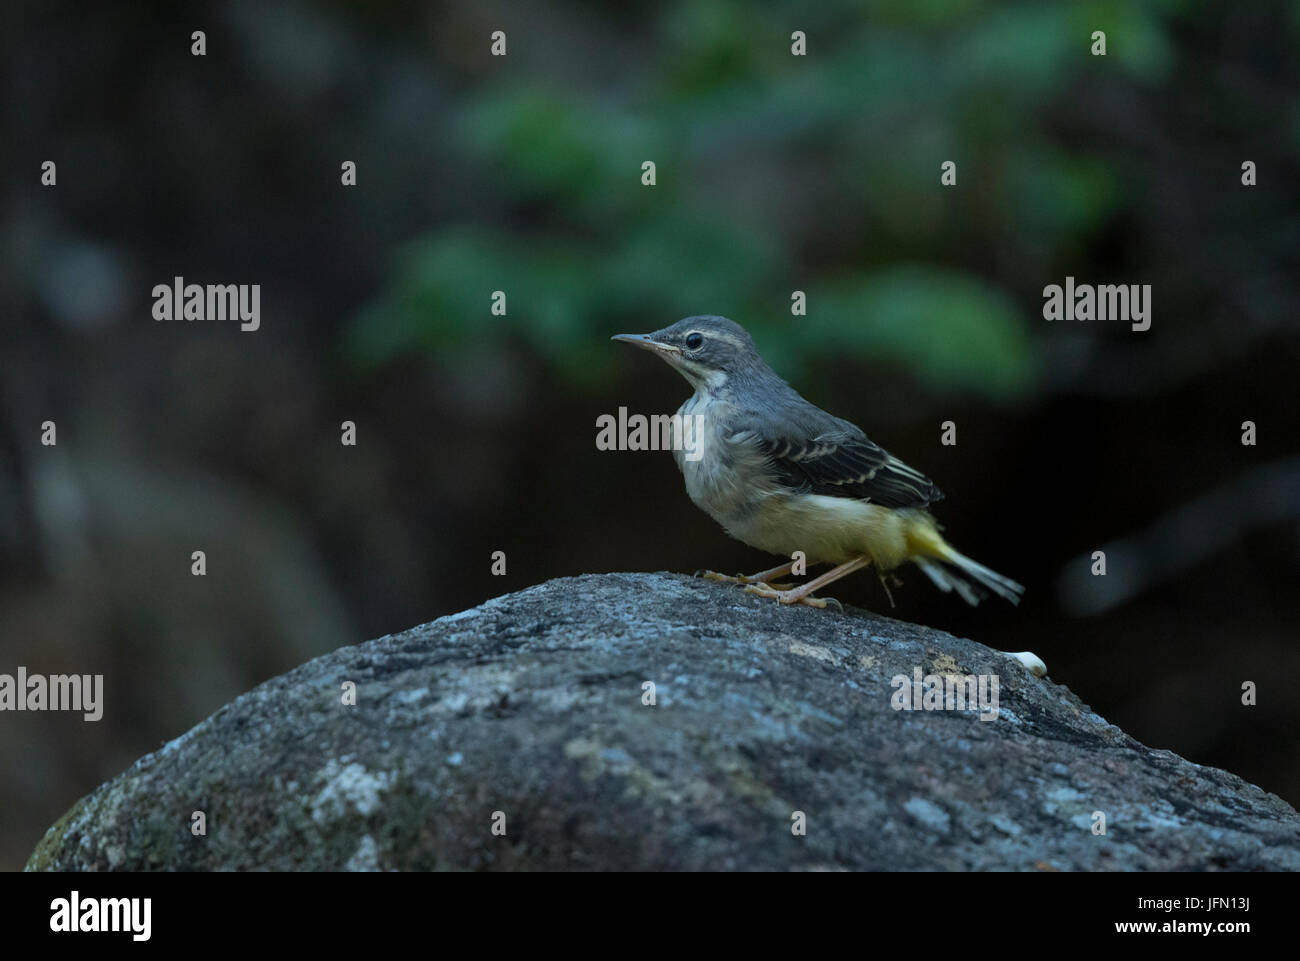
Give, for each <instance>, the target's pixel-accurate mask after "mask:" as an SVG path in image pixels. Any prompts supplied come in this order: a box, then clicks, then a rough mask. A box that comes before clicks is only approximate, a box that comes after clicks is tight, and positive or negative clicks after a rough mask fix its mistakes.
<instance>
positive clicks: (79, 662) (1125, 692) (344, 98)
mask: <svg viewBox="0 0 1300 961" xmlns="http://www.w3.org/2000/svg"><path fill="white" fill-rule="evenodd" d="M0 16H2V17H3V18H4V20H5V22H4V27H3V30H0V71H3V75H4V86H3V97H4V99H3V114H2V116H3V131H2V134H0V142H3V144H4V150H3V168H4V180H3V188H2V189H3V191H4V193H3V208H2V211H0V324H2V325H3V328H2V329H3V336H2V338H0V410H2V413H3V417H2V418H0V672H3V673H10V674H12V673H14V672H15V671H16V669H17V667H18V666H19V665H23V666H25V667H26V668H27V669H28V671H29V672H33V673H45V674H54V673H68V672H75V673H86V674H95V673H102V674H103V675H105V687H106V694H105V701H106V704H105V713H104V717H103V720H101V721H100V722H98V723H85V722H83V721H82V720H81V719H80V716H77V715H70V714H54V713H44V714H9V713H6V714H3V715H0V825H2V827H0V868H9V869H13V868H16V867H19V866H21V864H22V863H23V861H24V860H25V858H26V856H27V855H28V853H29V852H30V850H31V848H32V847H33V845H34V844H35V842H36V841H37V839H38V838H39V837H40V835H41V833H42V832H43V831H44V829H45V828H46V827H48V826H49V825H50V824H51V823H52V822H53V821H54V820H55V819H56V818H58V817H59V816H60V815H61V814H62V813H63V812H64V811H65V810H66V809H67V808H68V807H69V806H70V805H71V804H72V803H73V802H74V801H76V800H77V798H79V797H80V796H82V795H84V794H85V793H87V792H89V791H90V790H92V789H93V788H94V787H96V786H97V785H98V784H99V783H100V782H102V781H104V780H105V779H107V778H109V777H111V776H113V775H115V774H117V773H118V772H120V771H121V770H123V769H124V768H125V767H127V766H128V765H129V764H130V763H131V762H133V761H134V760H135V759H136V758H138V757H139V756H141V755H142V754H144V753H146V752H149V751H152V750H154V749H156V748H158V747H159V746H160V745H161V744H162V743H163V742H164V741H167V740H170V739H171V738H174V737H176V736H178V735H179V734H181V733H183V732H184V731H186V730H187V729H189V728H190V727H191V726H192V725H194V724H196V723H197V722H199V721H200V720H202V719H203V718H204V717H206V716H207V715H208V714H210V713H211V712H213V711H214V710H216V709H217V708H219V707H220V706H221V705H222V704H224V703H225V702H227V701H229V700H230V699H232V698H234V697H235V696H237V695H238V694H240V693H241V692H243V691H245V690H247V689H249V688H251V687H252V686H254V685H256V684H258V683H259V682H261V681H263V680H265V679H267V678H269V677H271V676H273V675H276V674H279V673H281V672H283V671H286V670H288V669H290V668H292V667H294V666H295V665H297V664H299V663H301V662H303V661H304V660H306V659H308V658H311V657H313V656H315V655H318V654H323V653H326V652H328V651H331V650H333V649H335V648H337V647H339V646H341V645H345V644H353V643H357V642H360V641H362V640H365V639H368V638H372V637H375V636H378V635H382V634H385V633H389V632H396V631H401V630H403V629H405V628H407V627H410V626H413V625H415V624H418V623H421V622H424V621H427V620H429V619H431V618H434V617H437V616H440V615H443V614H448V613H452V612H455V611H459V610H462V609H464V608H467V607H471V606H474V605H476V604H478V603H480V602H481V601H483V600H485V599H486V598H488V597H491V596H495V595H498V594H502V593H506V592H509V591H514V590H518V589H520V588H523V587H526V586H528V585H532V584H536V583H538V582H540V581H543V580H546V579H547V578H551V577H558V576H563V575H573V574H581V573H587V572H599V571H620V570H661V569H668V570H675V571H683V572H690V571H693V570H695V569H696V568H701V567H708V568H713V569H715V570H721V571H740V570H744V571H754V570H758V569H761V568H764V567H768V566H771V565H772V564H774V563H776V561H775V560H774V559H771V558H769V557H768V556H766V555H762V554H759V553H757V552H755V551H753V550H751V549H749V548H746V547H744V546H743V545H741V544H738V543H737V542H734V541H732V540H730V539H729V538H728V537H727V536H726V535H725V534H724V533H723V532H722V531H721V530H720V529H719V528H717V527H716V525H714V523H713V522H712V521H711V520H710V519H709V518H707V517H706V516H705V515H703V514H702V513H700V512H699V511H698V510H697V509H696V508H695V507H694V506H692V505H691V503H690V502H689V501H688V499H687V497H686V494H685V492H684V490H683V487H682V482H681V479H680V475H679V474H678V473H677V470H676V468H675V467H674V465H673V463H672V459H671V457H670V456H669V455H667V454H664V453H653V452H643V453H634V452H621V453H620V452H599V451H597V450H596V448H595V443H594V441H595V434H596V429H595V423H596V418H597V417H598V416H600V415H601V414H604V413H616V412H617V410H618V408H619V407H620V406H627V407H628V408H629V409H630V410H631V411H633V412H643V413H658V412H671V411H673V410H675V409H676V408H677V406H678V405H679V404H680V403H681V401H682V400H683V399H685V397H686V394H687V387H686V385H685V383H684V382H683V381H682V380H680V378H678V377H677V375H675V374H674V373H673V372H671V371H670V370H669V369H668V368H667V367H666V366H665V365H663V364H661V363H658V362H657V361H655V360H654V359H653V358H650V357H648V356H646V355H644V354H640V353H639V352H636V351H632V350H629V349H628V348H626V347H622V346H620V345H616V344H611V343H609V341H608V338H609V336H610V335H611V334H613V333H619V332H645V331H649V330H654V329H656V328H659V327H662V326H664V325H666V324H668V323H671V322H672V321H674V320H676V319H678V318H680V317H682V316H686V315H690V314H698V313H719V314H724V315H726V316H729V317H732V318H733V319H736V320H738V321H740V322H741V323H743V324H745V325H746V326H747V327H748V328H749V329H750V330H751V332H752V333H753V334H754V336H755V339H756V340H757V342H758V344H759V347H760V349H761V350H762V352H763V354H764V356H765V357H766V358H767V359H768V361H769V362H770V363H771V364H772V366H773V367H774V368H776V370H777V371H778V372H779V373H781V374H782V375H783V376H785V377H786V378H787V379H788V380H790V381H791V382H792V383H793V384H794V385H795V386H796V387H797V388H799V389H800V390H801V391H802V393H804V394H805V396H807V397H808V398H809V399H810V400H812V401H813V402H815V403H818V404H820V405H822V406H824V407H826V408H828V409H830V410H832V411H833V412H835V413H837V414H839V415H841V416H843V417H846V418H848V419H850V420H853V421H855V422H856V423H858V424H860V425H861V426H862V427H863V428H864V429H866V430H867V432H868V433H869V434H870V435H871V436H872V438H873V439H875V440H876V441H878V442H879V443H881V444H883V445H884V446H885V447H886V448H888V449H889V450H891V451H893V452H894V453H896V454H898V455H899V456H901V457H902V458H903V459H904V460H906V461H907V462H909V463H910V464H912V465H914V466H916V467H917V468H919V469H921V470H923V471H925V472H926V473H928V474H930V475H931V476H932V477H933V478H934V479H935V480H936V481H937V482H938V484H939V485H940V487H941V488H942V489H943V490H944V491H945V492H946V493H947V495H948V499H947V500H946V501H944V502H942V503H940V504H939V505H938V507H937V510H936V512H937V514H938V516H939V518H940V520H941V521H942V522H943V523H944V525H945V526H946V529H947V533H948V534H949V535H950V537H951V539H952V540H953V541H954V543H955V544H956V545H957V546H958V547H959V548H960V549H962V550H963V551H965V552H967V553H969V554H971V555H972V556H974V557H976V558H978V559H979V560H980V561H982V562H984V563H986V564H988V565H990V566H991V567H993V568H995V569H996V570H998V571H1001V572H1003V573H1005V574H1007V575H1009V576H1012V577H1014V578H1015V579H1017V580H1019V581H1021V582H1023V583H1024V584H1026V585H1027V587H1028V592H1027V594H1026V597H1025V600H1024V602H1023V604H1022V605H1021V607H1019V608H1018V609H1017V608H1012V607H1010V606H1009V605H1000V604H999V603H997V602H992V603H986V604H984V605H982V606H980V607H979V608H977V609H970V608H967V607H966V606H965V605H964V604H962V602H961V601H959V600H956V599H954V598H953V597H951V596H946V595H942V594H939V593H938V592H937V591H935V590H934V589H933V587H932V586H931V585H930V584H929V583H928V582H927V581H926V580H925V579H924V578H923V577H922V576H920V575H919V573H918V572H915V571H913V572H911V573H910V574H909V573H907V572H903V574H904V579H905V582H906V583H905V586H904V587H902V588H900V589H896V590H895V591H894V595H895V598H896V599H897V602H898V606H897V608H896V609H894V610H892V611H891V610H890V608H889V606H888V602H887V601H886V599H885V598H884V596H883V594H882V592H881V589H880V587H879V585H878V584H877V583H876V582H875V579H874V578H872V577H869V576H859V577H856V578H853V579H851V580H849V581H847V582H844V583H843V584H842V585H840V584H837V585H836V587H835V590H834V591H833V592H832V593H833V594H834V595H835V596H838V597H840V598H841V599H843V600H845V601H847V602H851V603H855V604H859V605H862V606H865V607H869V608H871V609H873V610H876V611H881V612H884V613H891V614H893V616H896V617H901V618H905V619H909V620H914V621H919V622H921V623H925V624H928V625H931V626H934V627H938V628H943V629H946V630H949V631H952V632H954V633H960V634H963V635H966V636H969V637H973V638H975V639H977V640H980V641H984V642H986V643H988V644H990V645H991V646H994V647H997V648H1001V649H1006V650H1013V651H1016V650H1025V649H1029V650H1033V651H1035V652H1037V653H1038V654H1039V655H1040V656H1041V657H1043V658H1044V660H1046V662H1047V664H1048V666H1049V669H1050V674H1051V677H1052V678H1053V679H1055V680H1057V681H1059V682H1062V683H1065V684H1068V685H1069V686H1070V687H1071V688H1072V689H1073V690H1074V691H1076V692H1077V693H1078V694H1079V695H1080V696H1081V697H1082V698H1083V699H1084V700H1085V701H1086V702H1088V703H1089V704H1091V705H1092V706H1093V708H1094V709H1096V710H1097V711H1098V712H1100V713H1101V714H1102V715H1103V716H1105V717H1106V718H1107V719H1108V720H1110V721H1112V722H1114V723H1116V724H1118V725H1120V726H1121V727H1122V728H1123V729H1124V730H1126V731H1127V732H1129V733H1130V734H1132V735H1133V736H1135V737H1137V738H1138V739H1139V740H1141V741H1143V742H1144V743H1146V744H1148V745H1151V746H1154V747H1161V748H1169V749H1172V750H1174V751H1177V752H1178V753H1180V754H1182V755H1184V756H1186V757H1188V758H1190V759H1191V760H1193V761H1196V762H1198V763H1201V764H1208V765H1215V766H1219V767H1224V768H1227V769H1228V770H1230V771H1232V772H1234V773H1236V774H1239V775H1241V776H1242V777H1244V778H1246V779H1247V780H1249V781H1252V782H1254V783H1256V784H1258V785H1260V786H1261V787H1263V788H1265V789H1266V790H1269V791H1273V792H1276V793H1278V794H1280V795H1281V796H1282V797H1284V798H1286V799H1287V800H1289V801H1290V802H1292V803H1293V804H1295V803H1300V752H1297V751H1296V730H1297V726H1298V722H1300V703H1297V701H1296V700H1295V699H1294V698H1290V695H1289V694H1288V693H1287V692H1288V691H1291V690H1294V687H1295V682H1296V680H1297V678H1298V676H1300V652H1298V651H1297V634H1298V631H1297V628H1300V615H1298V613H1297V604H1296V592H1297V572H1298V570H1300V565H1298V561H1300V404H1297V382H1296V362H1297V359H1300V337H1298V336H1297V334H1298V329H1297V328H1298V327H1300V311H1298V310H1297V304H1298V303H1300V290H1298V289H1297V288H1298V287H1300V200H1298V196H1300V192H1298V191H1297V182H1298V178H1300V68H1298V67H1297V63H1300V60H1298V59H1297V52H1300V6H1297V5H1296V4H1294V3H1282V2H1256V3H1249V4H1241V3H1193V2H1179V0H1161V2H1139V0H1116V2H1113V3H1086V2H1083V3H1074V2H1071V3H1060V4H1056V3H1043V2H1038V0H1032V2H1025V3H1011V4H1003V3H997V4H995V3H983V2H978V0H965V2H938V0H927V2H918V0H893V2H844V0H838V2H826V3H821V4H818V5H816V7H815V8H813V9H810V8H809V7H808V5H806V4H802V3H795V2H793V0H790V2H765V3H757V4H756V3H752V2H742V0H690V2H686V0H666V2H663V3H659V4H656V5H654V8H653V10H642V11H634V10H632V9H630V8H629V9H617V10H610V9H605V8H604V7H603V6H602V5H599V4H596V3H590V2H577V0H567V2H566V0H547V2H543V3H534V4H528V5H523V4H505V3H494V2H490V0H488V2H484V0H474V2H472V3H471V2H467V0H444V2H440V3H436V4H435V3H428V4H424V3H405V2H376V3H367V4H347V3H339V2H319V3H290V4H263V3H254V2H251V0H246V2H235V3H222V4H194V5H189V6H188V7H187V9H185V10H184V11H183V12H182V11H178V10H177V9H175V7H174V5H172V4H169V3H161V2H155V3H134V4H129V5H128V4H96V5H73V4H68V3H59V2H41V3H35V2H17V3H8V4H6V5H5V10H4V13H3V14H0ZM194 30H204V31H205V32H206V36H207V55H206V56H204V57H194V56H191V53H190V47H191V39H190V35H191V33H192V31H194ZM495 30H503V31H505V33H506V36H507V45H508V46H507V51H508V53H507V56H505V57H493V56H491V55H490V52H489V47H490V36H491V33H492V32H493V31H495ZM795 30H802V31H804V32H805V33H806V34H807V50H808V53H807V56H804V57H794V56H792V55H791V50H790V46H791V33H792V32H793V31H795ZM1094 30H1104V31H1105V32H1106V37H1107V55H1106V56H1105V57H1094V56H1091V55H1090V53H1089V49H1090V47H1091V45H1092V40H1091V35H1092V32H1093V31H1094ZM45 160H54V161H55V162H56V163H57V177H58V183H57V186H56V187H43V186H41V184H40V169H41V163H42V162H43V161H45ZM347 160H351V161H354V162H355V163H356V165H357V185H356V186H355V187H344V186H342V185H341V183H340V177H341V164H342V163H343V162H344V161H347ZM646 160H653V161H654V162H655V163H656V165H657V184H656V185H655V186H654V187H646V186H643V185H642V184H641V164H642V163H643V162H644V161H646ZM947 160H952V161H954V162H955V163H956V165H957V186H955V187H942V186H940V183H939V177H940V165H941V164H942V163H943V162H944V161H947ZM1247 160H1250V161H1253V162H1254V163H1255V164H1256V165H1257V169H1258V175H1257V176H1258V185H1257V186H1254V187H1246V186H1243V185H1242V182H1241V176H1242V163H1243V162H1244V161H1247ZM176 275H182V276H184V277H185V278H186V280H187V282H194V283H201V284H207V283H221V284H225V283H238V284H253V283H258V284H261V285H262V293H261V309H262V320H261V329H260V330H259V331H257V332H256V333H241V332H240V331H239V329H238V324H237V323H234V322H228V321H227V322H223V321H202V322H199V321H196V322H192V323H187V322H184V321H164V322H156V321H154V320H153V319H152V316H151V308H152V298H151V291H152V288H153V286H154V285H155V284H160V283H162V284H167V283H171V281H172V278H173V277H174V276H176ZM1067 275H1069V276H1074V277H1075V278H1076V279H1077V280H1078V281H1080V282H1088V283H1111V284H1121V283H1122V284H1151V285H1152V288H1153V313H1152V321H1153V322H1152V328H1151V330H1150V331H1149V332H1147V333H1145V334H1134V333H1132V332H1130V331H1129V329H1128V326H1127V324H1124V323H1122V322H1118V321H1111V322H1097V321H1094V322H1088V323H1078V322H1074V321H1055V322H1051V323H1049V322H1047V321H1045V320H1043V319H1042V305H1043V288H1044V287H1045V286H1046V285H1048V284H1053V283H1055V284H1062V283H1064V281H1065V277H1066V276H1067ZM494 290H503V291H505V292H506V294H507V298H508V300H507V314H506V316H504V317H498V316H493V315H492V313H491V312H490V309H489V308H490V297H491V293H492V291H494ZM795 290H802V291H804V292H806V294H807V301H808V313H807V316H806V317H794V316H791V312H790V303H791V292H792V291H795ZM45 420H53V421H55V422H56V423H57V429H58V444H57V446H56V447H43V446H42V445H41V443H40V425H41V422H42V421H45ZM344 420H352V421H355V422H356V424H357V439H358V443H357V446H356V447H344V446H341V445H340V443H339V438H340V423H341V422H342V421H344ZM945 420H952V421H955V422H956V424H957V438H958V443H957V445H956V446H943V445H941V444H940V424H941V423H942V422H943V421H945ZM1248 420H1249V421H1253V422H1255V424H1256V425H1257V437H1258V441H1257V444H1256V445H1255V446H1243V444H1242V443H1241V436H1242V423H1243V422H1244V421H1248ZM632 505H635V508H634V507H633V506H632ZM194 550H204V551H205V552H206V554H207V564H208V573H207V576H206V577H201V578H200V577H194V576H192V575H191V573H190V564H191V561H190V555H191V552H192V551H194ZM497 550H502V551H505V552H506V555H507V561H508V568H507V570H508V573H507V574H506V575H505V576H493V575H492V573H491V555H492V552H493V551H497ZM1094 550H1105V551H1106V552H1107V570H1108V572H1107V575H1106V576H1105V577H1104V578H1097V577H1093V576H1092V575H1091V574H1090V573H1089V571H1088V567H1089V564H1090V555H1091V553H1092V552H1093V551H1094ZM1245 681H1253V682H1255V683H1256V684H1257V685H1258V688H1259V704H1258V706H1255V707H1243V706H1242V705H1241V685H1242V684H1243V682H1245ZM1289 698H1290V699H1289ZM304 736H310V732H309V731H306V732H304ZM178 823H179V822H178Z"/></svg>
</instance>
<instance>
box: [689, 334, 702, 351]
mask: <svg viewBox="0 0 1300 961" xmlns="http://www.w3.org/2000/svg"><path fill="white" fill-rule="evenodd" d="M703 346H704V335H703V334H701V333H700V332H699V331H696V332H695V333H693V334H687V335H686V349H687V350H699V349H700V348H701V347H703Z"/></svg>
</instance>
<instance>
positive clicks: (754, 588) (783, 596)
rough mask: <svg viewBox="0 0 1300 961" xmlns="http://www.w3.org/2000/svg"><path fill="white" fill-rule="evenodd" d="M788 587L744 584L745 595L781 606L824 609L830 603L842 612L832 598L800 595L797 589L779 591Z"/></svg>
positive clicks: (787, 585)
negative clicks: (764, 599)
mask: <svg viewBox="0 0 1300 961" xmlns="http://www.w3.org/2000/svg"><path fill="white" fill-rule="evenodd" d="M790 586H791V585H789V584H746V585H745V593H746V594H753V595H755V596H756V597H771V598H774V599H775V600H777V601H779V602H780V603H782V604H806V605H807V606H808V607H817V608H824V607H825V606H826V605H827V604H828V603H830V604H834V605H835V606H836V607H838V608H839V609H840V610H844V605H843V604H841V603H840V602H839V601H837V600H836V599H835V598H833V597H813V596H812V595H811V594H805V593H801V592H800V591H799V590H798V589H795V590H782V589H781V588H789V587H790Z"/></svg>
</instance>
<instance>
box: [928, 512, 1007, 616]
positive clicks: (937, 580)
mask: <svg viewBox="0 0 1300 961" xmlns="http://www.w3.org/2000/svg"><path fill="white" fill-rule="evenodd" d="M907 539H908V546H909V547H910V548H911V549H912V558H911V559H912V560H913V561H914V562H915V563H916V566H917V567H919V568H921V570H922V571H924V572H925V576H926V577H928V578H930V580H931V581H933V582H934V586H935V587H937V588H939V590H941V591H944V592H945V593H947V592H948V591H956V592H957V594H958V595H959V596H960V597H961V599H962V600H963V601H965V602H966V603H967V604H971V605H975V604H978V603H979V602H980V597H981V595H982V592H981V591H980V590H979V587H985V588H987V589H988V590H990V591H992V592H993V593H994V594H996V595H998V596H999V597H1004V598H1006V599H1007V600H1008V601H1010V602H1011V603H1012V604H1019V603H1020V595H1021V594H1023V593H1024V592H1025V589H1024V587H1022V586H1021V585H1019V584H1017V583H1016V582H1015V581H1013V580H1012V579H1011V578H1009V577H1003V576H1002V575H1001V574H999V573H998V572H997V571H993V570H990V569H989V568H987V567H985V566H984V565H983V564H980V563H979V562H978V561H973V560H971V559H970V558H969V557H967V556H966V555H965V554H962V553H960V552H959V551H957V550H955V549H954V548H953V547H952V545H950V544H949V543H948V542H947V541H945V540H944V539H943V535H942V534H940V533H939V531H938V529H937V527H936V526H935V524H934V521H933V520H932V519H930V518H929V517H925V518H924V520H922V521H921V522H919V523H913V524H911V525H909V529H908V535H907ZM936 560H938V561H943V563H944V564H947V565H949V566H948V567H944V566H943V565H941V564H937V563H935V561H936ZM972 582H973V583H972Z"/></svg>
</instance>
